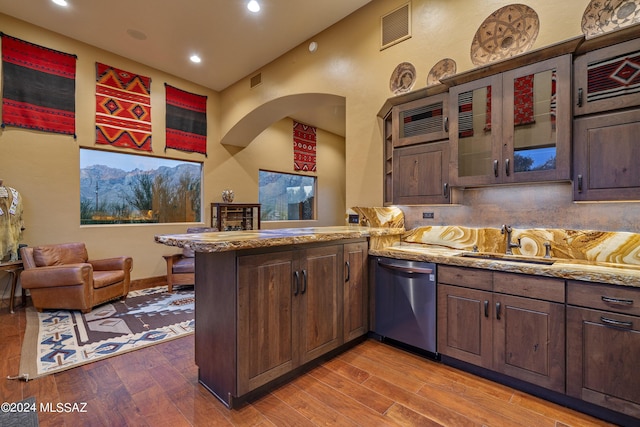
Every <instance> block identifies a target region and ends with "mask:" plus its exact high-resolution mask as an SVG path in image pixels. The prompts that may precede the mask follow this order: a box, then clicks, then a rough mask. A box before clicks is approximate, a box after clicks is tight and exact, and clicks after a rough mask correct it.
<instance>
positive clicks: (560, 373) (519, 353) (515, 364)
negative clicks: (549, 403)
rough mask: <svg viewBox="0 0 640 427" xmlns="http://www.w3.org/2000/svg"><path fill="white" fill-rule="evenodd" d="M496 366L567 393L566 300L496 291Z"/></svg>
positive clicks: (524, 378)
mask: <svg viewBox="0 0 640 427" xmlns="http://www.w3.org/2000/svg"><path fill="white" fill-rule="evenodd" d="M493 304H494V307H493V308H494V315H493V322H494V331H493V337H494V340H493V341H494V344H493V351H494V369H495V370H496V371H498V372H502V373H503V374H506V375H509V376H511V377H515V378H519V379H521V380H524V381H527V382H529V383H532V384H537V385H539V386H542V387H545V388H547V389H550V390H554V391H557V392H560V393H564V391H565V390H564V386H565V350H564V348H565V347H564V346H565V330H564V325H565V322H564V311H565V309H564V304H558V303H552V302H548V301H541V300H534V299H530V298H522V297H515V296H511V295H502V294H494V295H493Z"/></svg>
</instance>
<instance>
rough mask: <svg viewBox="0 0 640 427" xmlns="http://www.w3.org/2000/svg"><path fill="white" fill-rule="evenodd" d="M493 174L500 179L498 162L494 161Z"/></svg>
mask: <svg viewBox="0 0 640 427" xmlns="http://www.w3.org/2000/svg"><path fill="white" fill-rule="evenodd" d="M493 174H494V175H495V177H496V178H497V177H498V161H497V160H494V161H493Z"/></svg>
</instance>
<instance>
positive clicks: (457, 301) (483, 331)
mask: <svg viewBox="0 0 640 427" xmlns="http://www.w3.org/2000/svg"><path fill="white" fill-rule="evenodd" d="M491 304H492V297H491V293H490V292H485V291H480V290H476V289H467V288H461V287H457V286H448V285H440V284H438V352H439V353H442V354H444V355H447V356H450V357H453V358H456V359H459V360H462V361H464V362H468V363H472V364H474V365H477V366H482V367H484V368H489V369H491V367H492V353H491V348H492V345H493V344H492V342H491V341H492V330H491V328H492V322H491V313H490V311H491V310H492V308H491Z"/></svg>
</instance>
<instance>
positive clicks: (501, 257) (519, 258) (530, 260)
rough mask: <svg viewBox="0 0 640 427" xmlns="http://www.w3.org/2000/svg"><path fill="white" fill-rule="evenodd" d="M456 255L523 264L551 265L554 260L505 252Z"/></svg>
mask: <svg viewBox="0 0 640 427" xmlns="http://www.w3.org/2000/svg"><path fill="white" fill-rule="evenodd" d="M458 256H461V257H467V258H478V259H486V260H492V261H509V262H521V263H525V264H542V265H551V264H553V263H554V262H556V260H554V259H548V258H541V257H527V256H524V255H506V254H497V253H493V252H463V253H461V254H459V255H458Z"/></svg>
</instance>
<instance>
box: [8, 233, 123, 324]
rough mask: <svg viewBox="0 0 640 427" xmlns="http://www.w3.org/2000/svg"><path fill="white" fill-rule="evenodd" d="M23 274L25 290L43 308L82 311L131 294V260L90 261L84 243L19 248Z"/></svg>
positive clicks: (38, 306) (37, 308)
mask: <svg viewBox="0 0 640 427" xmlns="http://www.w3.org/2000/svg"><path fill="white" fill-rule="evenodd" d="M20 254H21V256H22V262H23V264H24V271H23V272H22V274H21V275H20V280H21V283H22V287H23V288H24V289H29V291H30V292H31V299H32V300H33V305H34V307H35V308H36V310H38V311H42V310H43V309H64V310H80V311H82V312H83V313H88V312H89V311H91V309H92V308H93V307H95V306H97V305H100V304H102V303H105V302H107V301H111V300H114V299H117V298H123V299H124V298H125V297H126V296H127V294H128V293H129V284H130V281H131V279H130V275H131V269H132V267H133V260H132V258H131V257H127V256H121V257H115V258H108V259H101V260H89V256H88V254H87V248H86V247H85V244H84V243H63V244H56V245H43V246H35V247H23V248H21V249H20Z"/></svg>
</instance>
